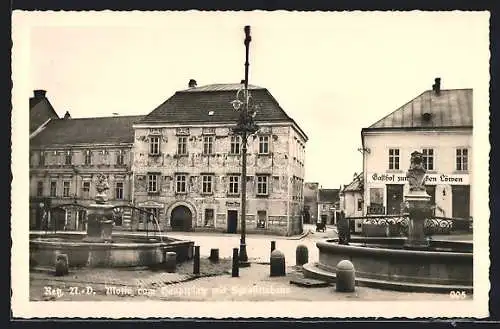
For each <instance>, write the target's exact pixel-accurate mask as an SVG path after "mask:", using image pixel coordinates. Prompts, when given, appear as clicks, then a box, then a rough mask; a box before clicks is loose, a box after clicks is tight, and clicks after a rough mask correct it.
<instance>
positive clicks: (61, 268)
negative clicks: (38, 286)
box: [56, 254, 69, 276]
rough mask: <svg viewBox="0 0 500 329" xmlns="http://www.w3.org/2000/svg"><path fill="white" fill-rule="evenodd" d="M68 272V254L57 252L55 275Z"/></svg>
mask: <svg viewBox="0 0 500 329" xmlns="http://www.w3.org/2000/svg"><path fill="white" fill-rule="evenodd" d="M68 273H69V262H68V255H66V254H59V255H57V256H56V276H63V275H66V274H68Z"/></svg>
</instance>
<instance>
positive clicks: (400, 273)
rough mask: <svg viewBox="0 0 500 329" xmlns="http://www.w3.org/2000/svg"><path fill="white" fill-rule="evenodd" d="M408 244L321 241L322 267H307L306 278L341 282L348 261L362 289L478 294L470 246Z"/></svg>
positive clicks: (376, 240) (395, 241)
mask: <svg viewBox="0 0 500 329" xmlns="http://www.w3.org/2000/svg"><path fill="white" fill-rule="evenodd" d="M405 241H406V239H405V238H366V237H365V238H358V237H355V238H352V239H351V241H350V243H349V245H340V244H338V239H331V240H325V241H320V242H318V243H317V244H316V246H317V247H318V249H319V261H318V262H317V263H308V264H305V265H304V266H303V270H304V276H305V277H308V278H315V279H320V280H323V281H327V282H335V279H336V278H335V267H336V265H337V263H338V262H340V261H341V260H344V259H348V260H350V261H351V262H352V263H353V264H354V268H355V270H356V283H357V285H360V286H369V287H374V288H381V289H389V290H401V291H429V292H431V291H432V292H436V291H439V292H447V293H449V292H450V291H452V290H455V291H457V290H459V291H466V292H469V293H470V292H472V291H473V253H472V250H473V245H472V242H464V241H438V240H431V241H430V246H429V248H428V249H420V250H415V249H412V250H408V249H405V247H404V243H405Z"/></svg>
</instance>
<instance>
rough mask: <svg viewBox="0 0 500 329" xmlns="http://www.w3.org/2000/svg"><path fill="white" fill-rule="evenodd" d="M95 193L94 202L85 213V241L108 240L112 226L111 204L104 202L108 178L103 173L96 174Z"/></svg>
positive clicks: (109, 239)
mask: <svg viewBox="0 0 500 329" xmlns="http://www.w3.org/2000/svg"><path fill="white" fill-rule="evenodd" d="M96 190H97V195H96V197H95V199H94V201H95V203H94V204H91V205H90V206H89V210H88V214H87V236H86V237H85V239H84V241H87V242H110V241H112V239H111V231H112V228H113V222H114V221H113V219H112V218H113V211H112V209H113V206H112V205H109V204H106V201H107V200H108V197H107V194H106V192H107V191H108V190H109V183H108V179H107V177H106V176H105V175H103V174H98V175H97V182H96Z"/></svg>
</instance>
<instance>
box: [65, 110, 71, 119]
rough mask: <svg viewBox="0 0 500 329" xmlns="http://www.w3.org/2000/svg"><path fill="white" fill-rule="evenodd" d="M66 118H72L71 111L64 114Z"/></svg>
mask: <svg viewBox="0 0 500 329" xmlns="http://www.w3.org/2000/svg"><path fill="white" fill-rule="evenodd" d="M64 119H71V114H69V111H66V113H65V114H64Z"/></svg>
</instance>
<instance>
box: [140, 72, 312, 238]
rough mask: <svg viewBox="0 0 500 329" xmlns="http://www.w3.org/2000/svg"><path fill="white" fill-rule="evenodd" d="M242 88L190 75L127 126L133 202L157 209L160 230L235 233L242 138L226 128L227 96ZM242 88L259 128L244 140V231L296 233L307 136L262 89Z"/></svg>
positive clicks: (231, 120)
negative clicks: (249, 96)
mask: <svg viewBox="0 0 500 329" xmlns="http://www.w3.org/2000/svg"><path fill="white" fill-rule="evenodd" d="M241 88H242V85H241V84H212V85H207V86H201V87H197V86H196V83H195V82H194V81H190V84H189V88H188V89H186V90H182V91H178V92H176V93H175V94H174V95H173V96H172V97H170V98H169V99H167V100H166V101H165V102H164V103H163V104H161V105H160V106H158V107H157V108H156V109H155V110H153V111H152V112H151V113H150V114H148V115H147V116H145V117H144V118H143V119H142V120H140V122H138V123H136V124H135V125H134V130H135V141H134V160H133V165H132V169H133V172H134V182H135V184H134V193H133V197H134V205H135V206H137V207H140V208H144V209H147V210H148V211H151V212H154V213H156V214H157V217H158V218H159V219H160V226H161V227H162V229H163V230H195V231H196V230H217V231H224V232H230V233H236V232H238V231H239V229H240V211H241V208H240V207H241V204H240V193H241V190H240V186H241V181H240V175H241V153H240V152H241V141H240V139H239V137H238V136H235V135H232V134H231V128H232V127H234V126H235V125H236V122H237V120H238V112H236V111H235V110H234V109H233V106H232V105H231V101H233V100H234V99H235V97H236V93H237V91H238V90H239V89H241ZM249 90H250V92H251V94H252V97H253V100H254V104H255V105H256V106H257V115H256V117H255V120H256V122H257V123H258V124H259V125H260V130H259V131H258V132H257V134H255V135H254V136H252V137H251V138H249V145H248V161H247V166H248V173H247V178H246V179H247V200H248V201H247V215H246V219H247V223H246V228H247V231H248V232H252V231H259V232H273V233H278V234H284V235H293V234H298V233H301V232H302V212H303V191H302V189H303V179H304V165H305V145H306V142H307V139H308V138H307V135H306V134H305V133H304V132H303V131H302V129H301V128H300V127H299V126H298V125H297V123H296V122H295V121H294V120H293V119H292V118H291V117H289V116H288V115H287V114H286V113H285V111H284V110H283V109H282V108H281V107H280V105H279V104H278V102H277V101H276V99H274V97H273V96H272V95H271V93H270V92H269V91H268V90H267V89H265V88H261V87H257V86H252V85H250V86H249ZM134 225H136V226H137V227H138V228H141V227H144V225H145V223H142V222H139V223H134Z"/></svg>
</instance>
